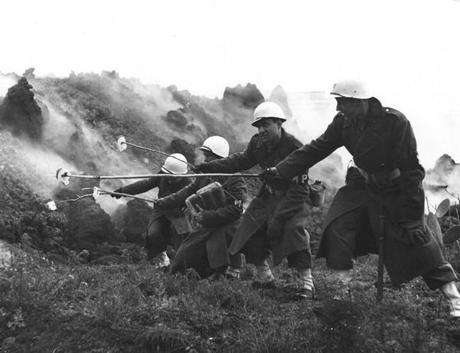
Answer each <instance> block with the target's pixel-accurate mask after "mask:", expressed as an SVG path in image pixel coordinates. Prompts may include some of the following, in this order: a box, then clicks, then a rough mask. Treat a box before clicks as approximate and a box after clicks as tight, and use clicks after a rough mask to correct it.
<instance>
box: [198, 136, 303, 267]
mask: <svg viewBox="0 0 460 353" xmlns="http://www.w3.org/2000/svg"><path fill="white" fill-rule="evenodd" d="M300 146H302V143H301V142H300V141H299V140H297V139H296V138H295V137H294V136H292V135H291V134H289V133H287V132H286V131H284V129H282V132H281V139H280V141H279V142H278V144H277V145H276V146H273V147H271V146H270V145H268V144H266V143H265V142H264V141H263V140H262V138H261V137H260V136H259V134H256V135H254V136H253V137H252V138H251V140H250V142H249V144H248V146H247V148H246V149H245V151H244V152H239V153H233V154H232V155H230V156H228V157H227V158H224V159H220V160H215V161H212V162H210V163H206V164H205V165H204V166H203V165H202V167H201V170H202V171H203V172H209V173H217V172H222V173H234V172H238V171H243V170H247V169H250V168H252V167H254V166H256V165H259V166H260V167H262V168H269V167H273V166H275V165H276V163H278V162H280V161H281V160H282V159H283V158H285V157H286V156H287V155H289V153H291V152H292V151H294V150H296V149H297V148H299V147H300ZM302 176H306V169H305V170H303V171H301V172H299V173H297V174H296V175H295V176H294V177H298V178H297V179H296V180H298V181H299V180H304V181H305V180H306V178H305V177H302ZM286 195H290V196H291V197H293V198H292V202H286ZM307 197H308V192H307V190H306V188H305V185H304V184H302V183H297V182H295V181H293V180H288V181H286V180H279V181H278V182H274V183H272V184H271V185H266V184H264V185H263V186H262V188H261V190H260V192H259V193H258V195H257V196H256V197H255V198H254V199H253V200H252V201H251V202H250V204H249V206H248V208H247V209H246V210H245V212H244V214H243V217H242V219H241V223H240V225H239V227H238V229H237V231H236V233H235V235H234V237H233V241H232V243H231V245H230V248H229V251H230V253H231V254H236V253H238V252H239V251H241V250H242V248H243V247H244V246H245V244H246V243H247V241H248V240H249V239H250V238H251V237H252V235H253V234H254V233H255V232H256V231H257V230H259V229H260V228H261V227H269V226H270V221H271V220H273V219H277V218H278V217H279V216H280V215H281V214H288V217H286V219H284V227H282V229H281V232H280V234H279V235H278V237H277V239H272V240H273V241H272V242H271V245H272V246H271V247H272V251H273V260H274V263H275V264H278V263H280V262H281V260H282V259H283V258H284V257H285V256H287V255H289V254H292V253H294V252H297V251H301V250H306V249H308V250H310V238H309V233H308V230H307V216H308V212H309V206H308V204H307V201H306V200H307ZM282 201H283V202H282ZM280 205H282V206H283V207H282V208H281V207H278V206H280Z"/></svg>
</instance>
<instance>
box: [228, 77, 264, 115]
mask: <svg viewBox="0 0 460 353" xmlns="http://www.w3.org/2000/svg"><path fill="white" fill-rule="evenodd" d="M264 100H265V99H264V96H263V95H262V93H260V91H259V89H258V88H257V86H256V85H254V84H252V83H248V84H247V85H246V86H245V87H243V86H241V85H238V86H236V87H233V88H230V87H226V88H225V91H224V96H223V101H224V102H223V103H224V105H228V104H235V103H236V104H238V105H240V106H242V107H244V108H248V109H254V108H255V107H257V106H258V105H259V104H260V103H262V102H263V101H264Z"/></svg>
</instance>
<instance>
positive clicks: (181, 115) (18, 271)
mask: <svg viewBox="0 0 460 353" xmlns="http://www.w3.org/2000/svg"><path fill="white" fill-rule="evenodd" d="M6 83H7V84H8V85H7V87H8V90H6V91H5V95H4V97H0V201H1V202H0V351H1V352H14V353H16V352H18V353H19V352H24V353H26V352H27V353H32V352H53V353H59V352H62V353H63V352H65V353H69V352H92V353H97V352H273V353H274V352H304V351H310V352H401V353H402V352H447V353H450V352H457V351H458V349H460V331H459V329H458V327H457V326H458V323H456V322H453V321H450V320H449V319H448V318H447V310H446V307H445V305H446V303H445V302H444V301H441V300H440V296H439V295H438V293H433V292H431V291H429V290H427V288H426V287H425V286H424V284H423V283H422V282H421V281H418V280H417V281H414V282H412V283H411V284H409V285H407V286H405V287H404V288H400V289H396V288H391V287H390V286H389V285H388V286H387V287H386V290H385V299H384V301H383V302H382V303H381V304H376V302H375V288H374V281H375V274H376V267H375V266H376V261H375V260H376V259H375V257H374V256H368V257H365V258H363V259H361V260H359V261H357V263H356V271H355V272H356V275H357V276H358V278H359V279H360V280H361V282H362V283H363V286H362V287H360V288H354V289H353V290H352V291H351V292H350V293H346V295H345V296H343V297H342V298H341V299H340V300H336V299H334V296H335V294H336V293H337V292H340V288H339V286H338V284H337V283H331V281H330V279H329V276H330V272H329V271H328V270H327V269H326V266H325V263H324V261H322V260H318V261H316V262H315V264H314V273H315V278H316V286H317V288H318V299H317V300H314V301H295V300H293V296H292V288H289V286H287V285H286V284H287V282H288V281H289V280H290V279H292V273H291V272H290V271H289V270H288V269H287V266H286V264H285V263H283V264H282V265H281V266H280V267H279V268H278V269H277V270H276V275H277V278H278V280H277V285H278V286H277V288H276V289H274V290H268V289H258V290H254V289H252V288H251V285H250V284H251V280H252V279H253V276H254V273H253V270H254V269H253V268H251V267H250V266H248V267H247V268H246V269H245V271H244V273H243V279H242V281H238V282H233V281H229V280H223V281H220V282H210V281H208V280H202V279H199V278H197V276H196V274H195V273H193V272H191V273H188V275H186V276H171V275H169V274H165V273H163V272H162V271H159V270H158V269H156V268H155V267H154V266H153V265H152V264H150V263H148V262H147V261H146V258H145V253H144V250H143V248H142V232H143V230H144V229H145V226H146V222H147V220H148V215H149V212H150V210H151V209H150V208H149V206H148V205H147V204H146V203H144V202H137V201H130V202H126V200H123V199H121V200H115V199H113V198H110V197H108V196H105V197H101V198H99V199H98V200H97V202H96V201H95V200H93V199H92V198H85V199H80V200H76V199H77V198H78V196H79V195H83V194H85V193H87V192H88V191H87V190H85V188H92V187H93V186H95V185H99V184H98V183H97V182H95V181H91V180H89V181H82V182H77V181H75V180H72V182H71V184H70V185H69V186H68V187H65V186H63V185H58V184H57V182H56V179H55V172H56V170H57V169H58V168H60V167H64V168H66V169H68V170H70V171H74V172H80V173H86V174H88V173H89V174H104V175H111V174H134V173H136V174H138V173H151V172H156V171H157V170H158V169H159V166H161V164H162V163H163V161H164V156H163V155H161V154H159V153H146V152H144V151H139V150H136V149H134V148H128V149H127V150H126V151H125V152H122V153H120V152H119V151H118V150H117V147H116V140H117V138H118V137H119V136H120V135H123V136H125V137H126V139H127V140H128V141H129V142H132V143H135V144H138V145H141V146H146V147H150V148H153V149H156V150H158V151H163V152H167V153H172V152H180V153H183V154H184V155H185V156H186V157H187V159H188V160H189V161H190V162H191V163H195V162H198V160H197V159H198V158H199V154H196V153H195V151H196V149H197V147H199V146H200V143H201V142H202V141H203V140H204V139H205V138H206V137H207V136H210V135H214V134H217V135H222V136H224V137H225V138H227V139H228V141H229V142H230V146H231V151H232V152H235V151H241V150H243V149H244V147H245V145H246V143H247V141H248V140H249V138H250V137H251V136H252V134H254V132H255V129H254V128H252V127H251V126H250V124H249V122H250V121H251V116H252V111H253V109H254V107H255V106H256V105H257V104H258V103H259V102H260V101H262V100H263V99H264V96H263V95H262V93H261V92H260V91H259V90H258V88H257V87H256V86H255V85H253V84H247V85H245V86H241V85H239V86H237V87H233V88H231V87H227V88H226V89H225V90H224V92H223V93H222V97H221V98H212V99H211V98H207V97H200V96H195V95H193V94H191V93H190V92H187V91H186V90H182V89H179V88H177V87H174V86H170V87H160V86H157V85H145V84H142V83H141V82H140V81H138V80H135V79H127V78H122V77H120V76H119V75H118V74H117V73H116V72H103V73H101V74H71V75H70V76H69V77H67V78H36V77H34V74H33V69H30V70H27V71H26V73H24V75H23V76H18V75H15V74H8V75H1V74H0V87H3V86H5V85H6ZM309 96H310V97H311V99H312V102H313V103H314V104H312V106H313V108H312V109H316V110H324V109H325V108H324V100H323V99H322V97H320V98H318V96H319V94H318V93H312V94H310V95H309ZM270 99H272V100H275V101H277V102H279V103H280V104H281V105H282V106H283V109H285V111H286V113H287V114H288V115H291V114H292V110H291V107H290V106H289V101H288V98H287V95H286V92H284V90H283V89H282V87H280V86H278V87H276V88H275V90H274V91H273V92H272V93H271V95H270ZM297 104H298V103H297ZM296 124H297V122H296V120H295V119H294V118H292V119H291V120H290V121H289V122H288V124H286V129H287V130H288V131H290V132H293V133H298V131H299V129H297V128H296V126H297V125H296ZM342 166H343V163H342V160H341V159H340V157H339V156H338V155H332V156H331V157H329V159H328V160H327V161H326V162H325V163H323V164H321V166H320V167H318V168H317V169H316V170H315V171H314V175H315V177H318V178H321V179H323V180H325V182H326V183H327V185H328V191H327V194H326V203H325V205H324V206H323V207H321V208H313V209H312V210H311V214H310V215H309V223H310V227H309V231H310V234H311V237H312V239H311V241H312V247H313V250H315V249H316V247H317V244H318V239H319V236H320V232H321V227H322V221H323V215H324V211H325V209H326V208H327V207H328V205H329V204H330V201H331V197H332V195H333V193H334V191H335V190H336V188H337V187H339V186H340V185H342V184H343V182H344V181H343V170H342V169H343V168H342ZM459 171H460V167H459V165H458V163H456V162H455V161H454V160H452V158H450V157H449V156H447V155H445V156H442V157H441V158H440V159H439V160H438V163H437V164H436V166H434V168H432V169H430V170H429V171H428V173H427V182H429V183H430V184H429V185H431V186H430V187H427V192H428V193H429V195H430V197H433V198H430V200H435V201H432V202H431V205H430V204H429V205H428V206H429V207H430V210H431V211H434V210H435V209H436V207H437V206H438V204H439V202H440V201H441V200H442V199H444V198H446V197H448V198H450V200H451V201H452V205H451V207H450V209H449V211H448V213H447V214H446V215H444V216H443V217H439V219H438V220H439V222H440V223H441V227H442V231H444V232H445V231H446V230H447V229H448V228H450V227H451V226H452V225H455V224H460V217H459V209H458V198H459V197H458V193H459V191H458V190H459V187H458V184H457V181H458V180H459V179H458V175H459V174H458V173H459ZM248 182H249V183H250V193H251V195H254V193H255V192H256V190H257V187H258V185H257V183H258V182H257V181H254V180H248ZM120 183H121V182H103V183H102V185H101V186H103V187H105V188H108V189H113V188H116V187H118V186H119V185H120ZM442 184H447V185H448V186H449V187H448V188H447V189H446V188H444V189H440V188H437V187H435V186H436V185H442ZM427 185H428V184H427ZM433 185H434V186H433ZM446 191H448V192H449V193H447V192H446ZM153 194H154V193H153ZM153 194H152V193H150V194H148V196H152V195H153ZM51 200H54V201H55V202H56V205H57V210H54V211H53V210H50V209H49V208H47V207H46V205H47V203H48V202H49V201H51ZM444 252H445V254H446V256H447V257H448V259H449V260H451V261H452V263H453V265H454V266H455V268H456V269H457V270H458V269H459V268H460V261H458V249H457V248H456V244H455V243H454V244H451V245H446V246H445V248H444ZM11 256H12V257H11Z"/></svg>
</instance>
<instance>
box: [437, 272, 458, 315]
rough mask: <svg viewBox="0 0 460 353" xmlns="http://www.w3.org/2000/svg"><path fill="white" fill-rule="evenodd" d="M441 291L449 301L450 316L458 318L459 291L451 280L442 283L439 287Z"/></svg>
mask: <svg viewBox="0 0 460 353" xmlns="http://www.w3.org/2000/svg"><path fill="white" fill-rule="evenodd" d="M441 292H443V293H444V295H445V296H446V298H447V300H448V302H449V307H450V316H451V317H453V318H460V293H458V289H457V286H456V285H455V282H454V281H452V282H449V283H446V284H445V285H443V286H442V287H441Z"/></svg>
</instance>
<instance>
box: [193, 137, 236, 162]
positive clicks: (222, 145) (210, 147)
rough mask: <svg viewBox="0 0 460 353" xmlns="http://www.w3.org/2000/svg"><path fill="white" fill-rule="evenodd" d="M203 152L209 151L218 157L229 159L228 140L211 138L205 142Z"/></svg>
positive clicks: (202, 147) (201, 148)
mask: <svg viewBox="0 0 460 353" xmlns="http://www.w3.org/2000/svg"><path fill="white" fill-rule="evenodd" d="M200 150H202V151H209V152H212V153H214V154H215V155H216V156H219V157H222V158H225V157H228V153H229V152H230V146H229V145H228V142H227V140H226V139H224V138H223V137H221V136H211V137H208V138H207V139H206V140H204V142H203V145H202V146H201V147H200Z"/></svg>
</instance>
